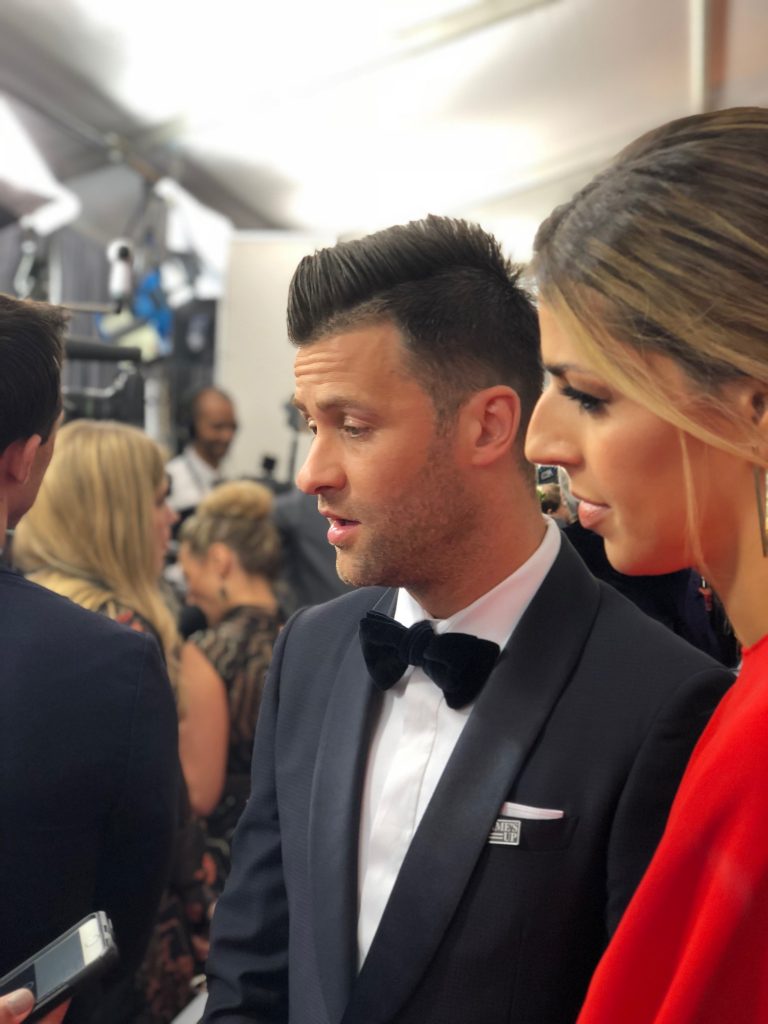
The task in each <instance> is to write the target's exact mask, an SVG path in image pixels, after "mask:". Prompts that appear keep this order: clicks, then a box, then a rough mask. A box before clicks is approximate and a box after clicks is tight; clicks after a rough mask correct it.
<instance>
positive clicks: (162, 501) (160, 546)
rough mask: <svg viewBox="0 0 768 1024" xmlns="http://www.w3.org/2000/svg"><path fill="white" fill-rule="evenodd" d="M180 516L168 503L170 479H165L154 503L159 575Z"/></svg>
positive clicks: (155, 543) (155, 547)
mask: <svg viewBox="0 0 768 1024" xmlns="http://www.w3.org/2000/svg"><path fill="white" fill-rule="evenodd" d="M178 518H179V517H178V515H177V514H176V512H174V510H173V509H172V508H171V506H170V505H169V504H168V481H167V480H166V479H164V480H163V482H162V483H161V484H160V487H159V488H158V489H157V491H156V493H155V500H154V502H153V504H152V544H153V554H154V558H155V569H156V571H157V575H158V576H160V574H161V573H162V571H163V566H164V565H165V556H166V554H167V552H168V545H169V544H170V542H171V529H172V527H173V525H174V523H176V522H177V521H178Z"/></svg>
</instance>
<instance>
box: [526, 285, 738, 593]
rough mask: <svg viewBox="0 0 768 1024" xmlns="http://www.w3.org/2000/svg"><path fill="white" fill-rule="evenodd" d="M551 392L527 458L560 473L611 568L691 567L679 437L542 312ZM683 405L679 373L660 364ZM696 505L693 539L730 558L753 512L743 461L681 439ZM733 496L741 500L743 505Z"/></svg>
mask: <svg viewBox="0 0 768 1024" xmlns="http://www.w3.org/2000/svg"><path fill="white" fill-rule="evenodd" d="M539 318H540V324H541V343H542V355H543V361H544V365H545V367H546V368H547V370H548V371H549V374H550V376H549V380H548V384H547V387H546V389H545V391H544V393H543V394H542V396H541V398H540V399H539V402H538V404H537V406H536V408H535V410H534V413H533V416H532V418H531V423H530V427H529V429H528V436H527V441H526V455H527V457H528V459H530V461H532V462H536V463H539V464H542V465H556V466H562V467H563V468H564V469H565V470H566V471H567V472H568V475H569V477H570V480H571V490H572V492H573V495H574V497H575V498H577V499H579V500H580V504H579V519H580V521H581V524H582V525H583V526H584V527H586V528H587V529H590V530H594V532H595V533H598V534H600V536H602V537H603V538H604V540H605V550H606V554H607V556H608V558H609V559H610V561H611V563H612V565H613V566H614V568H615V569H617V570H618V571H619V572H623V573H626V574H628V575H655V574H658V573H665V572H672V571H674V570H676V569H681V568H687V567H689V566H691V565H693V564H694V560H695V556H694V550H695V546H694V545H693V543H692V542H691V539H690V537H689V532H688V523H687V514H686V506H687V498H686V485H685V478H684V469H683V465H684V463H683V455H682V448H681V443H680V433H679V431H678V429H677V427H674V426H673V425H672V424H670V423H668V422H666V420H662V419H660V418H659V417H658V416H656V414H655V413H653V412H651V411H650V410H648V409H647V408H645V406H643V405H640V404H639V403H638V402H636V401H634V400H633V399H631V398H629V397H628V396H627V395H625V394H623V393H622V392H620V391H618V390H617V389H616V388H614V387H613V386H612V385H609V384H608V383H607V382H606V381H605V380H604V379H603V378H602V377H601V376H600V375H599V373H597V372H595V371H594V370H593V369H592V368H591V367H590V365H589V364H588V362H587V361H586V359H585V357H584V356H583V354H582V353H581V351H580V348H579V347H578V345H577V344H576V343H575V342H574V341H573V340H572V338H571V337H570V336H569V334H568V332H567V330H566V329H565V328H564V326H563V325H562V324H561V323H560V322H559V320H558V318H557V317H556V315H555V314H554V313H553V312H552V311H551V310H550V309H549V308H548V307H547V306H546V305H542V306H541V307H540V309H539ZM658 370H659V373H660V374H672V375H674V376H673V378H672V379H676V380H677V382H678V384H679V386H680V390H681V401H685V392H684V388H685V385H684V384H683V379H684V378H683V376H682V373H681V372H680V371H679V370H678V369H677V367H676V366H675V364H674V363H673V362H672V361H671V360H669V359H666V358H663V357H661V358H659V362H658ZM687 447H688V453H689V462H690V468H691V475H692V479H693V487H694V491H695V495H696V503H697V506H698V513H699V515H698V523H699V529H698V533H699V539H700V543H701V545H702V547H703V550H704V554H705V557H706V560H707V562H708V564H712V563H711V561H710V559H718V560H719V559H721V558H722V557H723V556H724V555H725V557H726V558H727V557H728V556H727V549H728V547H729V545H731V544H732V543H733V534H734V530H735V529H736V528H737V521H738V516H739V514H741V513H739V512H737V511H736V509H735V507H734V506H735V503H737V502H739V501H741V502H742V504H744V503H746V506H747V507H748V508H750V507H751V505H753V504H754V502H752V503H751V505H750V495H749V492H750V489H751V487H752V486H753V485H752V484H751V475H750V472H745V465H746V464H745V463H744V461H743V460H740V459H737V458H735V457H734V456H732V455H729V454H728V453H726V452H723V451H721V450H719V449H716V448H713V447H711V446H710V445H707V444H705V443H704V442H702V441H699V440H698V439H696V438H693V437H691V436H690V435H687ZM739 495H742V497H741V499H740V498H739Z"/></svg>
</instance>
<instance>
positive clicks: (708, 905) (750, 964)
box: [578, 636, 768, 1024]
mask: <svg viewBox="0 0 768 1024" xmlns="http://www.w3.org/2000/svg"><path fill="white" fill-rule="evenodd" d="M766 1022H768V636H767V637H763V639H762V640H761V641H759V643H757V644H755V645H754V646H753V647H751V648H748V649H747V650H745V652H744V660H743V665H742V670H741V673H740V674H739V678H738V680H737V682H736V683H735V684H734V686H733V687H732V689H731V690H730V691H729V693H728V694H726V696H725V697H724V698H723V700H722V702H721V703H720V706H719V707H718V709H717V711H716V712H715V714H714V716H713V717H712V719H711V721H710V723H709V725H708V727H707V729H706V730H705V732H704V733H703V735H702V737H701V739H700V740H699V743H698V745H697V746H696V749H695V750H694V752H693V755H692V757H691V760H690V763H689V765H688V768H687V769H686V772H685V775H684V776H683V780H682V782H681V784H680V789H679V791H678V794H677V796H676V798H675V802H674V804H673V805H672V810H671V812H670V816H669V821H668V824H667V828H666V831H665V833H664V836H663V838H662V840H661V843H660V844H659V848H658V850H657V851H656V854H655V856H654V858H653V860H652V862H651V865H650V867H649V868H648V871H647V872H646V875H645V877H644V878H643V881H642V883H641V884H640V886H639V888H638V890H637V892H636V894H635V896H634V898H633V900H632V902H631V903H630V905H629V907H628V908H627V911H626V913H625V915H624V917H623V918H622V921H621V923H620V925H619V928H618V929H617V931H616V934H615V936H614V938H613V940H612V941H611V944H610V946H609V947H608V950H607V951H606V953H605V955H604V956H603V959H602V960H601V962H600V964H599V966H598V969H597V971H596V973H595V976H594V978H593V979H592V984H591V986H590V989H589V992H588V993H587V999H586V1002H585V1004H584V1007H583V1009H582V1011H581V1014H580V1015H579V1019H578V1024H766Z"/></svg>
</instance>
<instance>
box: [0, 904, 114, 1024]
mask: <svg viewBox="0 0 768 1024" xmlns="http://www.w3.org/2000/svg"><path fill="white" fill-rule="evenodd" d="M117 960H118V952H117V945H116V943H115V937H114V935H113V932H112V924H111V922H110V920H109V918H108V917H107V915H106V914H105V913H104V911H103V910H99V911H97V912H96V913H95V914H89V916H88V917H84V918H83V920H82V921H80V922H79V923H78V924H76V925H74V926H73V927H72V928H70V929H69V931H66V932H64V934H63V935H60V936H59V937H58V938H57V939H54V940H53V942H50V943H49V944H48V945H47V946H46V947H45V948H44V949H41V950H40V951H39V952H38V953H35V955H34V956H31V957H30V958H29V959H28V960H25V961H24V963H23V964H19V966H18V967H16V968H14V970H12V971H10V972H9V973H8V974H6V975H5V977H3V978H0V995H5V994H6V993H7V992H14V991H15V990H16V989H17V988H28V989H31V991H32V992H33V994H34V996H35V1008H34V1010H33V1011H32V1013H31V1014H30V1015H29V1017H28V1018H27V1020H28V1021H34V1020H37V1019H38V1018H39V1017H42V1016H43V1015H44V1014H46V1013H47V1012H48V1011H49V1010H52V1009H53V1008H54V1007H55V1006H58V1005H59V1003H61V1002H63V1001H64V1000H65V999H69V998H70V996H72V995H73V994H74V992H75V991H76V990H77V988H78V986H79V985H80V984H82V983H83V982H85V981H90V980H91V979H92V978H95V977H97V976H98V975H100V974H102V973H103V972H104V971H105V970H106V969H107V968H108V967H110V966H111V965H112V964H115V963H116V962H117Z"/></svg>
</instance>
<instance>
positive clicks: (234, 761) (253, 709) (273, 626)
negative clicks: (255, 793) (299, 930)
mask: <svg viewBox="0 0 768 1024" xmlns="http://www.w3.org/2000/svg"><path fill="white" fill-rule="evenodd" d="M281 624H282V623H281V619H280V617H279V615H278V614H277V613H276V612H270V611H268V610H267V609H265V608H259V607H256V606H255V605H239V606H238V607H236V608H233V609H232V610H231V611H229V612H228V613H227V614H226V615H225V616H224V618H223V619H222V620H221V622H219V623H218V624H217V625H216V626H212V627H210V628H209V629H205V630H201V631H200V632H198V633H193V634H192V636H190V638H189V640H190V642H191V643H193V644H194V645H195V646H196V647H198V648H199V649H200V650H201V651H202V653H203V654H204V655H205V657H206V658H207V659H208V661H210V663H211V665H213V667H214V668H215V669H216V671H217V672H218V674H219V675H220V676H221V678H222V680H223V681H224V686H225V687H226V689H227V698H228V701H229V720H230V730H229V750H228V754H227V769H226V781H225V784H224V792H223V794H222V797H221V800H220V801H219V803H218V805H217V807H216V808H215V809H214V810H213V811H212V813H211V814H210V815H209V816H208V818H207V819H206V822H205V824H206V828H207V830H208V848H209V851H210V852H211V853H212V854H213V856H214V857H215V859H216V862H217V868H218V871H217V876H218V878H220V879H221V884H223V881H224V879H226V876H227V874H228V873H229V864H230V854H229V847H230V842H231V839H232V833H233V832H234V829H235V825H236V824H237V821H238V819H239V817H240V815H241V813H242V811H243V808H244V807H245V803H246V800H247V799H248V793H249V791H250V770H251V749H252V747H253V734H254V732H255V729H256V719H257V717H258V713H259V705H260V703H261V695H262V693H263V692H264V683H265V681H266V676H267V669H268V668H269V663H270V661H271V660H272V648H273V647H274V644H275V640H276V639H277V634H278V633H279V631H280V626H281Z"/></svg>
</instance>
